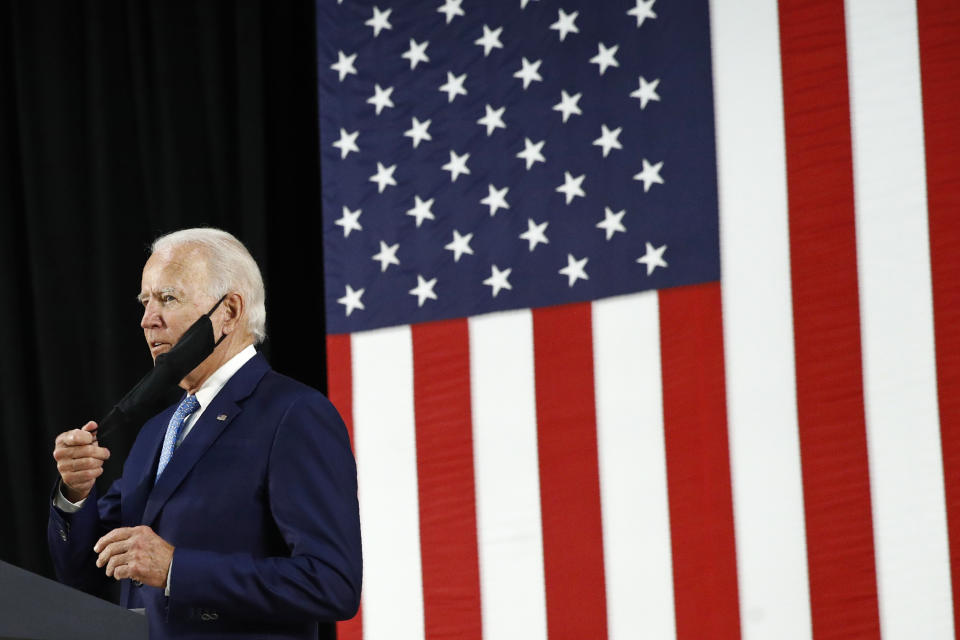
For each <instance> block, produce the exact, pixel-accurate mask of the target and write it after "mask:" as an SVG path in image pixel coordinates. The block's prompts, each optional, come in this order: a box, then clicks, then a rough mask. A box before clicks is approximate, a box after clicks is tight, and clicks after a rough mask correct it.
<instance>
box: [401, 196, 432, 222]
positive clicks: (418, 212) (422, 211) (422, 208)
mask: <svg viewBox="0 0 960 640" xmlns="http://www.w3.org/2000/svg"><path fill="white" fill-rule="evenodd" d="M433 201H434V198H430V199H429V200H427V201H423V200H421V199H420V196H413V209H408V210H407V215H408V216H413V217H414V218H416V219H417V228H418V229H419V228H420V224H421V223H422V222H423V221H424V220H436V216H434V215H433V212H432V211H430V207H432V206H433Z"/></svg>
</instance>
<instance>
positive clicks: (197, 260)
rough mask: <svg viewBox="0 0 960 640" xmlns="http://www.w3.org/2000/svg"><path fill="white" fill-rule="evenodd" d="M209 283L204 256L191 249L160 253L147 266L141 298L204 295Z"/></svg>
mask: <svg viewBox="0 0 960 640" xmlns="http://www.w3.org/2000/svg"><path fill="white" fill-rule="evenodd" d="M206 281H207V263H206V260H205V258H204V255H203V252H202V251H199V250H197V249H194V248H190V247H177V248H175V249H172V250H169V251H158V252H156V253H154V254H152V255H151V256H150V258H149V259H147V262H146V264H145V265H143V276H142V278H141V281H140V288H141V294H152V293H160V292H163V291H179V292H182V293H183V292H186V293H191V292H193V291H202V290H203V289H204V288H205V285H206Z"/></svg>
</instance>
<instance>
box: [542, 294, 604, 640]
mask: <svg viewBox="0 0 960 640" xmlns="http://www.w3.org/2000/svg"><path fill="white" fill-rule="evenodd" d="M592 335H593V332H592V327H591V319H590V305H589V304H575V305H565V306H561V307H552V308H547V309H537V310H535V311H534V312H533V345H534V358H535V362H536V364H535V383H536V402H537V438H538V449H539V461H540V511H541V516H542V519H543V568H544V573H545V582H546V585H545V586H546V600H547V629H548V635H549V636H550V637H551V638H590V639H591V640H603V638H606V637H607V603H606V590H605V586H604V576H603V530H602V523H601V517H600V476H599V471H598V463H597V420H596V410H595V407H594V392H593V345H592Z"/></svg>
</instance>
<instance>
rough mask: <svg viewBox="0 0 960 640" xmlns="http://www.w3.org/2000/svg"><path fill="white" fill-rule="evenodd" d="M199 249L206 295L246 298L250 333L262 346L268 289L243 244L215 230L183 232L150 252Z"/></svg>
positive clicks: (165, 237) (159, 241) (159, 242)
mask: <svg viewBox="0 0 960 640" xmlns="http://www.w3.org/2000/svg"><path fill="white" fill-rule="evenodd" d="M184 246H189V247H196V248H198V249H200V250H201V251H202V252H203V256H204V258H206V261H207V278H206V286H207V292H208V293H209V294H210V295H211V296H212V297H214V298H221V297H223V296H224V295H226V294H228V293H230V292H233V291H235V292H237V293H239V294H240V295H241V296H242V297H243V302H244V305H245V306H246V317H247V326H246V328H247V330H248V331H249V332H250V333H251V334H253V336H254V339H255V340H256V343H257V344H259V343H261V342H263V340H264V339H265V338H266V337H267V309H266V304H265V302H266V297H267V294H266V290H265V289H264V286H263V277H262V276H261V275H260V268H259V267H258V266H257V263H256V261H255V260H254V259H253V256H251V255H250V252H249V251H247V248H246V247H245V246H243V243H242V242H240V241H239V240H237V239H236V238H235V237H234V236H232V235H231V234H229V233H227V232H226V231H222V230H220V229H214V228H212V227H198V228H195V229H181V230H180V231H174V232H172V233H168V234H166V235H163V236H160V237H159V238H157V239H156V240H154V241H153V245H151V247H150V252H151V253H157V252H168V251H172V250H174V249H178V248H180V247H184Z"/></svg>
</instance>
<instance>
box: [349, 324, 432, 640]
mask: <svg viewBox="0 0 960 640" xmlns="http://www.w3.org/2000/svg"><path fill="white" fill-rule="evenodd" d="M351 348H352V350H353V397H354V408H353V420H354V443H355V446H356V452H357V465H358V468H357V481H358V484H359V497H360V525H361V528H362V531H363V634H364V637H366V638H373V639H378V638H393V637H397V634H398V630H401V631H399V633H400V635H402V637H403V638H411V639H414V640H416V639H417V638H423V637H424V627H423V580H422V577H421V568H420V523H419V516H418V514H419V505H418V499H417V495H418V494H417V452H416V432H415V422H414V413H413V344H412V342H411V337H410V329H409V327H392V328H389V329H379V330H377V331H369V332H364V333H355V334H353V336H352V338H351Z"/></svg>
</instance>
